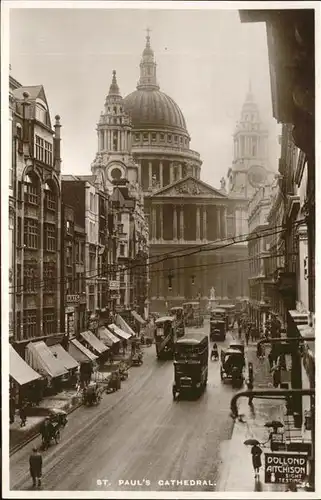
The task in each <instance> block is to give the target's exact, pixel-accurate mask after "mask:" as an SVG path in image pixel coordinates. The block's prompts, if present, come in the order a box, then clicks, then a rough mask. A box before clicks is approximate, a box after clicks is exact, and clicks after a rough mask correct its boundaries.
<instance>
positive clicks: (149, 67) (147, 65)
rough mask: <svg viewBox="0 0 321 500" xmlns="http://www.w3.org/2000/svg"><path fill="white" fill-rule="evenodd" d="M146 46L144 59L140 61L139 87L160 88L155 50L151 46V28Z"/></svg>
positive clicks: (139, 88) (148, 31) (148, 30)
mask: <svg viewBox="0 0 321 500" xmlns="http://www.w3.org/2000/svg"><path fill="white" fill-rule="evenodd" d="M146 31H147V35H146V46H145V48H144V50H143V55H142V59H141V62H140V79H139V82H138V84H137V89H138V90H142V89H148V90H159V85H158V83H157V79H156V66H157V65H156V62H155V60H154V51H153V49H152V48H151V46H150V36H149V33H150V31H151V30H150V29H149V28H147V30H146Z"/></svg>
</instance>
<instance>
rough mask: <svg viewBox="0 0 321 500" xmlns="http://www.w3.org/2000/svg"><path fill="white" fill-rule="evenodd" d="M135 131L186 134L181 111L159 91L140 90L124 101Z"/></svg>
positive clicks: (150, 89) (152, 89)
mask: <svg viewBox="0 0 321 500" xmlns="http://www.w3.org/2000/svg"><path fill="white" fill-rule="evenodd" d="M124 106H125V110H126V112H127V113H128V114H130V116H131V118H132V123H133V126H134V128H135V129H151V128H162V129H164V128H165V129H169V130H177V131H180V132H185V133H187V130H186V123H185V119H184V116H183V113H182V111H181V110H180V108H179V106H178V105H177V104H176V102H175V101H174V100H173V99H172V98H171V97H169V96H168V95H166V94H164V92H161V91H160V90H156V89H154V88H140V89H138V90H135V91H134V92H132V93H131V94H129V95H128V96H127V97H125V99H124Z"/></svg>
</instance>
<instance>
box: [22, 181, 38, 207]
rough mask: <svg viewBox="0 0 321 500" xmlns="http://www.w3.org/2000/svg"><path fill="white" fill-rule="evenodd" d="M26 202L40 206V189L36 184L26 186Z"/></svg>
mask: <svg viewBox="0 0 321 500" xmlns="http://www.w3.org/2000/svg"><path fill="white" fill-rule="evenodd" d="M25 202H26V203H29V204H30V205H38V189H37V186H35V185H34V184H25Z"/></svg>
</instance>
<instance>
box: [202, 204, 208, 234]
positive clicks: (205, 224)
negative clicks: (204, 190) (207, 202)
mask: <svg viewBox="0 0 321 500" xmlns="http://www.w3.org/2000/svg"><path fill="white" fill-rule="evenodd" d="M203 240H207V210H206V206H204V207H203Z"/></svg>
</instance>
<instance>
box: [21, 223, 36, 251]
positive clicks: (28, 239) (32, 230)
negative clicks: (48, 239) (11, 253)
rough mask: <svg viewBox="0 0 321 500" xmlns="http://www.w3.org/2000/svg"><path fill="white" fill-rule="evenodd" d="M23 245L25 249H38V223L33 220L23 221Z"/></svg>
mask: <svg viewBox="0 0 321 500" xmlns="http://www.w3.org/2000/svg"><path fill="white" fill-rule="evenodd" d="M24 245H25V246H26V248H31V249H34V250H35V249H37V248H38V221H37V220H34V219H27V218H26V219H25V224H24Z"/></svg>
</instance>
